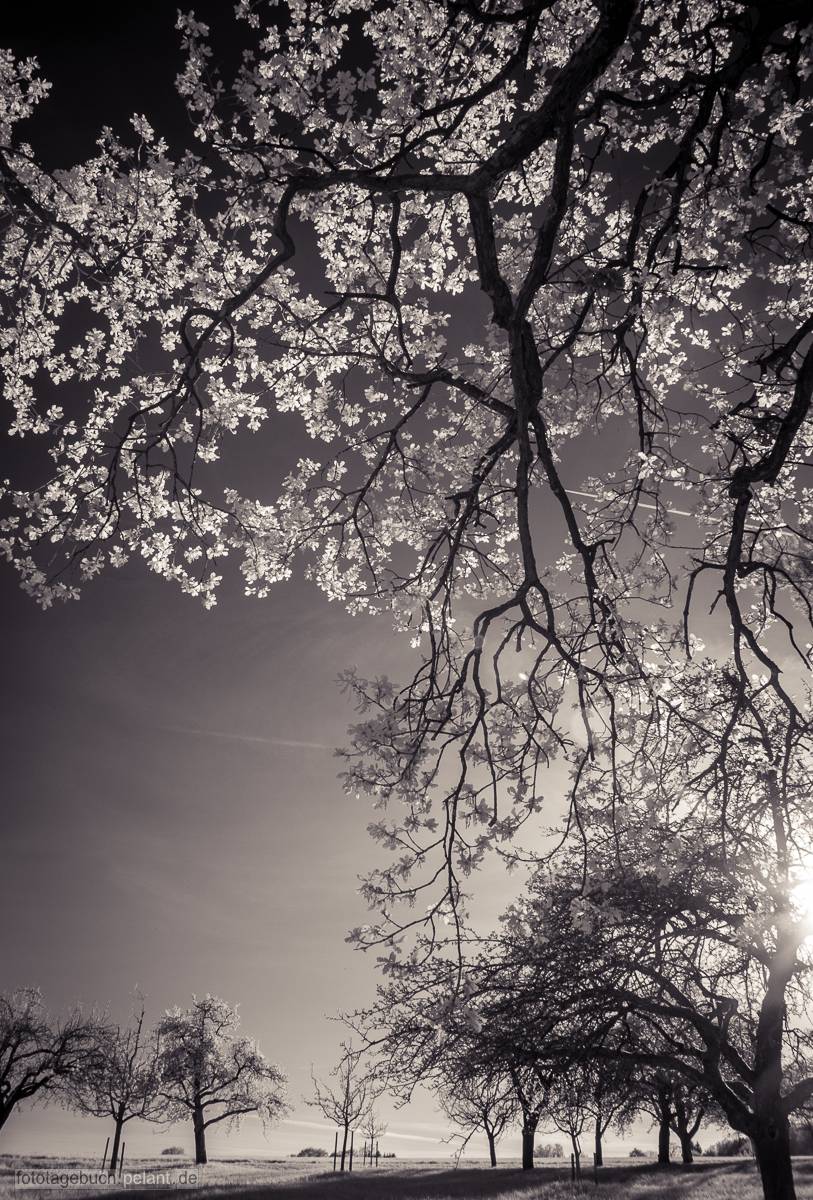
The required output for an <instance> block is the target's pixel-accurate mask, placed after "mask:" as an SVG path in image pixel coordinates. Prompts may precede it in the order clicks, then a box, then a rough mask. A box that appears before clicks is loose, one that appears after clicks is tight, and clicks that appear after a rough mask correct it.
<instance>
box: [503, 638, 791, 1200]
mask: <svg viewBox="0 0 813 1200" xmlns="http://www.w3.org/2000/svg"><path fill="white" fill-rule="evenodd" d="M668 683H669V688H668V694H669V695H670V696H672V704H673V707H674V710H675V712H676V713H677V714H678V716H677V718H675V719H673V716H672V715H670V717H669V718H668V719H667V729H666V730H664V729H660V730H659V729H657V728H656V727H655V725H653V721H654V722H655V723H657V716H655V717H653V710H652V708H651V706H650V707H649V709H648V711H647V713H646V715H644V713H643V708H642V711H641V715H640V720H641V721H643V722H644V723H645V724H646V726H647V728H648V729H649V730H650V734H649V737H648V738H641V737H640V732H639V731H636V729H635V726H636V724H637V719H636V717H635V716H634V714H633V713H632V711H631V710H625V706H624V701H623V698H622V697H619V705H620V710H624V711H626V719H627V720H628V721H629V723H630V743H629V744H630V746H634V747H638V748H640V747H641V746H643V745H644V744H646V745H647V746H648V750H647V751H646V752H644V751H642V750H640V749H637V750H636V754H635V756H634V757H630V758H629V760H628V761H627V763H626V764H625V765H623V766H619V767H618V768H617V769H615V770H611V769H609V768H608V769H607V771H606V772H605V771H603V770H602V769H601V768H598V767H597V768H596V769H594V770H593V771H591V773H590V792H589V793H586V794H585V796H584V798H583V800H582V803H581V804H580V808H579V817H580V826H579V829H578V831H577V832H576V833H575V835H574V839H573V844H572V852H571V857H570V860H569V867H568V869H567V870H566V871H565V873H564V874H563V875H560V876H559V883H558V885H557V884H556V883H555V882H552V878H551V875H550V872H549V870H548V869H547V868H540V870H539V872H538V875H537V879H536V881H535V882H534V883H533V884H532V889H531V891H532V895H531V897H530V898H529V900H528V902H527V903H526V904H525V905H524V906H522V907H521V908H520V909H519V910H516V911H514V912H513V913H512V914H509V918H508V921H507V928H508V929H509V930H515V931H516V933H517V934H518V935H520V937H522V931H523V930H524V941H523V940H521V942H520V944H519V945H518V946H516V947H515V948H512V949H511V950H510V951H509V952H508V953H509V958H508V962H509V963H510V967H505V966H504V967H503V972H504V975H505V977H506V978H513V979H514V980H515V986H516V987H517V989H518V990H519V991H520V992H521V991H522V990H523V984H522V975H523V972H526V971H527V972H528V974H527V976H526V979H527V982H528V983H529V984H530V988H529V992H526V993H525V994H526V995H528V994H529V993H530V994H532V993H533V990H534V987H535V986H538V987H539V989H540V990H539V993H538V1001H542V1002H543V1003H545V1001H543V997H546V998H547V1005H546V1007H545V1012H546V1013H550V1011H551V1008H550V999H549V998H550V997H551V996H555V998H556V1004H557V1005H559V1006H560V1007H562V1011H563V1012H566V1011H567V1008H568V1005H567V999H566V993H567V991H568V989H569V993H570V997H571V1001H572V1005H571V1008H570V1012H569V1014H568V1015H567V1018H566V1020H565V1019H564V1018H563V1019H562V1020H561V1021H560V1028H561V1031H562V1032H561V1045H562V1052H564V1050H566V1048H567V1038H568V1037H569V1036H570V1035H571V1033H572V1029H573V1027H574V1023H575V1026H576V1027H578V1026H579V1025H581V1027H582V1030H583V1038H584V1040H585V1042H586V1043H588V1044H589V1043H591V1040H592V1046H591V1050H590V1053H591V1054H593V1055H597V1056H600V1057H607V1058H611V1059H614V1060H617V1061H621V1062H627V1063H630V1064H638V1065H639V1066H643V1067H646V1068H648V1069H650V1070H651V1071H653V1072H654V1073H655V1075H654V1079H655V1081H656V1082H657V1081H658V1080H660V1082H661V1083H662V1084H663V1089H662V1090H663V1096H662V1099H663V1105H662V1106H661V1109H659V1119H660V1120H661V1127H662V1130H663V1133H664V1137H668V1129H669V1125H670V1124H671V1123H672V1122H674V1121H676V1118H675V1116H674V1110H673V1103H672V1102H673V1097H672V1096H671V1095H670V1094H668V1093H669V1092H670V1088H671V1083H670V1079H671V1077H672V1073H676V1074H677V1075H679V1076H680V1077H681V1079H682V1080H683V1081H684V1084H685V1085H689V1086H691V1087H693V1088H695V1089H697V1091H698V1092H705V1093H706V1095H707V1096H708V1097H710V1098H711V1099H712V1100H713V1101H714V1102H715V1104H716V1106H718V1107H719V1109H720V1110H721V1111H722V1113H724V1115H725V1118H726V1119H727V1120H728V1121H729V1123H730V1124H731V1126H732V1127H733V1128H734V1129H735V1130H737V1131H738V1132H740V1133H743V1134H745V1135H746V1136H747V1137H749V1138H750V1139H751V1140H752V1142H753V1145H754V1151H755V1154H756V1158H757V1162H758V1165H759V1168H760V1172H761V1175H762V1181H763V1188H764V1192H765V1195H766V1197H771V1198H772V1197H777V1198H779V1197H781V1198H783V1200H785V1198H787V1197H792V1196H793V1195H794V1189H793V1179H792V1170H791V1162H790V1142H789V1137H790V1126H789V1118H790V1116H791V1115H792V1114H793V1113H794V1112H800V1111H802V1110H803V1108H804V1106H805V1105H806V1104H807V1103H808V1101H809V1098H810V1096H811V1093H812V1092H813V1043H811V1036H810V1030H809V1026H808V1023H807V1021H806V1017H805V1013H806V1011H807V1010H808V1009H809V1005H810V995H809V985H808V978H809V962H810V945H809V937H810V929H811V917H812V916H813V906H811V903H810V900H811V885H810V875H809V857H808V855H809V846H810V844H811V841H810V835H811V829H810V823H809V810H808V804H807V796H808V795H809V790H810V786H811V782H813V781H812V780H811V764H813V756H812V755H811V746H810V744H809V731H808V730H807V728H806V727H799V726H795V725H790V726H789V725H788V723H787V721H786V710H785V709H784V707H783V706H782V705H781V703H780V702H778V701H776V700H775V699H774V698H772V697H771V694H770V691H769V690H768V689H766V690H765V692H764V693H763V696H762V698H761V700H760V702H759V704H755V705H754V707H753V708H752V710H751V712H750V713H749V716H748V719H746V718H745V716H744V715H743V714H741V715H740V718H739V720H738V724H737V727H736V729H732V730H729V729H728V727H727V721H728V719H729V716H730V712H731V708H730V705H729V703H728V700H729V699H730V696H731V693H732V691H736V689H737V686H738V685H737V682H736V676H735V674H734V673H733V672H731V673H729V672H727V671H725V670H719V669H715V668H714V666H713V664H711V663H708V662H707V663H705V664H699V665H698V666H696V667H693V668H686V669H684V670H673V671H672V672H670V674H669V677H668ZM704 697H705V699H706V701H708V700H710V701H711V703H710V704H709V703H706V702H704V700H703V698H704ZM642 704H643V702H642ZM681 714H683V715H681ZM689 727H691V728H689ZM723 737H729V738H730V740H731V745H730V747H729V752H728V754H727V756H726V759H725V765H724V767H721V765H720V763H721V759H720V753H719V746H720V741H721V738H723ZM721 774H722V776H723V777H721ZM605 788H606V789H608V790H610V791H611V792H612V796H613V799H612V800H611V801H609V802H608V799H607V793H606V792H605V790H604V789H605ZM721 798H722V800H723V813H724V820H723V821H721V820H720V800H721ZM613 806H614V807H615V816H614V817H613V816H612V813H611V809H612V808H613ZM585 842H586V843H587V844H586V845H585ZM564 861H565V860H564V859H560V867H562V866H563V863H564ZM557 886H558V890H557ZM534 960H536V964H537V965H536V967H535V968H531V967H530V964H531V962H532V961H534ZM552 960H554V961H556V960H558V961H561V962H562V963H564V964H565V971H564V972H560V974H559V977H558V979H557V978H556V976H555V974H553V973H552V967H551V961H552ZM534 970H536V971H537V975H536V983H534V982H531V977H532V976H533V972H534ZM523 1019H524V1020H525V1021H526V1022H528V1021H529V1020H530V1014H529V1013H528V1012H527V1010H526V1014H525V1017H524V1018H523V1017H522V1009H521V1002H520V1006H519V1008H518V1010H517V1012H516V1014H515V1016H514V1021H515V1022H516V1023H519V1022H520V1021H522V1020H523ZM590 1029H592V1031H593V1032H592V1034H590V1033H588V1030H590ZM554 1041H555V1036H554ZM664 1072H665V1074H664ZM686 1121H687V1123H688V1122H690V1121H691V1118H690V1117H689V1116H688V1113H687V1114H686ZM689 1128H691V1124H688V1128H687V1130H686V1133H687V1134H688V1130H689Z"/></svg>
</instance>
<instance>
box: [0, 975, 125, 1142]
mask: <svg viewBox="0 0 813 1200" xmlns="http://www.w3.org/2000/svg"><path fill="white" fill-rule="evenodd" d="M101 1028H102V1027H101V1022H100V1021H99V1019H98V1018H96V1017H93V1016H90V1017H88V1016H85V1015H84V1014H83V1013H82V1012H81V1011H80V1010H79V1009H74V1011H73V1012H71V1013H69V1015H68V1016H67V1017H66V1018H65V1019H64V1020H59V1021H55V1020H53V1019H52V1018H50V1017H49V1016H48V1014H47V1013H46V1011H45V1008H44V1005H43V1002H42V996H41V994H40V992H39V990H38V989H37V988H19V989H18V990H17V991H14V992H2V993H0V1129H2V1127H3V1126H4V1125H5V1123H6V1121H7V1120H8V1119H9V1117H10V1116H11V1113H12V1112H13V1110H14V1108H15V1107H16V1106H17V1105H18V1104H19V1103H20V1102H21V1101H23V1100H35V1099H43V1098H45V1097H49V1096H53V1095H54V1094H55V1093H56V1092H57V1090H58V1089H60V1088H62V1087H63V1086H65V1085H66V1084H68V1083H69V1082H73V1081H75V1080H79V1079H80V1078H81V1077H82V1075H83V1073H84V1072H85V1071H87V1070H88V1069H89V1068H91V1067H92V1065H93V1063H94V1060H95V1054H94V1052H95V1048H96V1045H97V1039H98V1037H99V1036H100V1031H101Z"/></svg>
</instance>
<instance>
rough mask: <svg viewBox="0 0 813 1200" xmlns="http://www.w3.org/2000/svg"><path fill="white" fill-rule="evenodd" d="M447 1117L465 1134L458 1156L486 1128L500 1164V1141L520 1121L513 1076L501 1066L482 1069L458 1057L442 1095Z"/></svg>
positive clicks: (448, 1070)
mask: <svg viewBox="0 0 813 1200" xmlns="http://www.w3.org/2000/svg"><path fill="white" fill-rule="evenodd" d="M438 1098H439V1100H440V1105H441V1108H442V1109H443V1111H444V1112H445V1114H446V1116H447V1117H448V1118H449V1120H450V1121H452V1122H454V1124H455V1125H459V1126H460V1127H461V1128H462V1129H463V1130H464V1131H467V1132H465V1134H464V1135H463V1139H462V1141H461V1143H460V1148H459V1151H458V1154H462V1152H463V1150H464V1149H465V1147H466V1145H467V1144H468V1142H469V1140H470V1138H471V1137H472V1135H473V1134H474V1132H475V1131H476V1130H478V1129H482V1130H483V1132H484V1133H485V1135H486V1139H487V1141H488V1155H489V1160H490V1162H491V1165H492V1167H496V1165H497V1141H498V1140H499V1138H500V1136H501V1135H502V1133H503V1131H504V1130H505V1129H506V1127H507V1126H508V1125H510V1124H511V1123H512V1122H513V1121H514V1120H515V1118H516V1115H517V1111H518V1103H517V1097H516V1093H515V1091H514V1088H513V1085H512V1081H511V1077H510V1075H509V1074H508V1073H507V1072H506V1071H505V1069H504V1068H503V1069H500V1067H496V1068H495V1067H493V1066H492V1067H488V1066H486V1067H480V1068H479V1069H478V1068H477V1066H474V1065H472V1064H471V1063H469V1062H467V1061H466V1057H465V1055H462V1056H461V1055H458V1056H457V1057H456V1058H455V1059H454V1060H453V1061H452V1062H451V1063H450V1064H449V1066H448V1067H447V1068H446V1079H445V1081H444V1083H443V1085H442V1087H441V1088H440V1090H439V1092H438Z"/></svg>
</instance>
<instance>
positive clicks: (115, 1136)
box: [108, 1105, 124, 1174]
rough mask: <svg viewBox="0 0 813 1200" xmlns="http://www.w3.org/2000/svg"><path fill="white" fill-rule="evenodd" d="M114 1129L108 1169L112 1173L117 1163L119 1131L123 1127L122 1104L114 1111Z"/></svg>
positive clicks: (119, 1144)
mask: <svg viewBox="0 0 813 1200" xmlns="http://www.w3.org/2000/svg"><path fill="white" fill-rule="evenodd" d="M115 1120H116V1129H115V1132H114V1134H113V1149H112V1150H111V1151H110V1163H109V1164H108V1170H109V1171H110V1173H111V1174H112V1173H113V1172H114V1171H115V1169H116V1167H117V1166H118V1165H119V1147H120V1146H121V1131H122V1129H123V1128H124V1106H123V1105H122V1106H121V1107H120V1108H119V1110H118V1112H117V1113H116V1118H115Z"/></svg>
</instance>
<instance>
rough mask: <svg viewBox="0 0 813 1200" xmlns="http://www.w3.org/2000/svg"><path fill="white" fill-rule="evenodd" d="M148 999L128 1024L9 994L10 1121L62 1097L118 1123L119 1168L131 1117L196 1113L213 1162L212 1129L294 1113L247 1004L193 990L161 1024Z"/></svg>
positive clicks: (34, 994) (3, 1018)
mask: <svg viewBox="0 0 813 1200" xmlns="http://www.w3.org/2000/svg"><path fill="white" fill-rule="evenodd" d="M144 1017H145V1014H144V1007H143V1004H142V1005H141V1006H140V1007H139V1009H138V1011H137V1012H136V1013H135V1015H134V1018H133V1021H132V1022H131V1023H130V1024H129V1025H126V1026H119V1025H113V1024H111V1023H110V1022H108V1021H107V1020H105V1019H104V1018H102V1017H99V1016H97V1015H93V1014H90V1015H87V1014H84V1013H82V1012H81V1011H80V1010H78V1009H77V1010H74V1011H73V1012H72V1013H70V1014H69V1015H68V1016H67V1017H66V1018H65V1019H63V1020H54V1019H52V1018H50V1017H49V1015H48V1014H47V1012H46V1011H45V1008H44V1006H43V1003H42V998H41V996H40V993H39V992H38V991H36V990H35V989H31V988H28V989H21V990H19V991H16V992H11V993H6V994H2V995H0V1128H2V1126H3V1125H4V1124H5V1122H6V1121H7V1120H8V1118H9V1117H10V1115H11V1113H12V1111H13V1110H14V1109H15V1108H16V1106H17V1105H18V1104H20V1103H21V1102H22V1101H25V1100H37V1099H39V1100H42V1099H52V1100H53V1099H55V1100H59V1101H60V1102H61V1103H63V1104H65V1105H66V1106H67V1107H69V1108H71V1109H74V1110H76V1111H77V1112H80V1113H83V1114H85V1115H86V1116H91V1117H99V1118H102V1119H104V1120H107V1121H108V1122H109V1124H110V1126H111V1128H112V1131H113V1144H112V1149H111V1151H110V1158H109V1163H108V1165H109V1167H110V1170H111V1171H113V1170H115V1168H116V1166H117V1165H118V1162H119V1154H120V1152H121V1148H122V1137H123V1134H124V1130H125V1126H126V1125H127V1123H128V1122H129V1121H133V1120H143V1121H156V1122H170V1121H180V1120H191V1121H192V1127H193V1130H194V1136H195V1161H196V1162H197V1163H205V1162H206V1130H207V1129H209V1128H210V1127H211V1126H212V1125H215V1124H218V1123H219V1122H221V1121H226V1122H228V1123H229V1124H231V1125H235V1124H236V1123H237V1122H239V1121H240V1118H241V1117H243V1116H246V1115H248V1114H250V1113H251V1114H256V1115H257V1116H259V1117H260V1119H261V1120H262V1121H263V1122H264V1123H265V1122H270V1121H273V1120H275V1119H276V1118H278V1117H279V1116H281V1115H282V1114H283V1113H284V1112H285V1111H286V1108H287V1106H286V1104H285V1084H286V1080H285V1076H284V1075H283V1074H282V1072H281V1071H280V1070H279V1068H278V1067H276V1066H274V1065H273V1063H270V1062H268V1061H267V1060H266V1059H265V1058H264V1056H263V1055H262V1054H261V1053H260V1051H259V1049H258V1048H257V1046H256V1044H255V1043H254V1042H252V1041H250V1040H249V1039H248V1038H246V1037H244V1036H242V1035H241V1034H240V1030H239V1020H238V1016H237V1012H236V1010H235V1009H234V1008H231V1007H230V1006H229V1005H228V1004H227V1003H226V1002H225V1001H224V1000H219V999H218V998H217V997H216V996H205V997H204V998H203V999H197V998H193V1001H192V1004H191V1005H190V1007H189V1008H187V1009H180V1008H176V1009H173V1010H171V1011H170V1012H167V1013H166V1015H165V1016H164V1017H163V1018H162V1019H161V1020H160V1021H159V1022H158V1024H157V1025H156V1026H155V1028H154V1029H152V1030H149V1029H147V1028H146V1026H145V1023H144Z"/></svg>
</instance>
